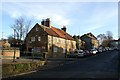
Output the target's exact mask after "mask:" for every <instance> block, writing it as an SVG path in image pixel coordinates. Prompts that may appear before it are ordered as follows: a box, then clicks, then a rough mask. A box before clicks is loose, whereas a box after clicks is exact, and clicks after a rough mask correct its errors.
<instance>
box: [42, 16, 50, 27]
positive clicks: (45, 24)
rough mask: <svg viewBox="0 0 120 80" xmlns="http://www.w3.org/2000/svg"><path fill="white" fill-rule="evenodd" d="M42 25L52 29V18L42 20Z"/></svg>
mask: <svg viewBox="0 0 120 80" xmlns="http://www.w3.org/2000/svg"><path fill="white" fill-rule="evenodd" d="M41 25H44V26H47V27H49V28H50V27H51V25H50V18H47V19H45V20H42V22H41Z"/></svg>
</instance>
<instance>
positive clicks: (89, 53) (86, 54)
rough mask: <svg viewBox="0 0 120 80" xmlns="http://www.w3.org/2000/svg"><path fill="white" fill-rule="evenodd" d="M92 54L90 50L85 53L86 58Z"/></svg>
mask: <svg viewBox="0 0 120 80" xmlns="http://www.w3.org/2000/svg"><path fill="white" fill-rule="evenodd" d="M91 55H92V53H91V52H90V51H89V50H85V51H84V56H91Z"/></svg>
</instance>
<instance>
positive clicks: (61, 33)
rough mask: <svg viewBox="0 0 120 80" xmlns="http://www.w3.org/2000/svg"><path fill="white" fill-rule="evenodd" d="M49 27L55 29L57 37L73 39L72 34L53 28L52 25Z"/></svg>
mask: <svg viewBox="0 0 120 80" xmlns="http://www.w3.org/2000/svg"><path fill="white" fill-rule="evenodd" d="M51 29H52V30H53V31H55V32H56V33H57V34H58V35H59V37H61V38H64V39H69V40H73V38H72V36H71V35H69V34H68V33H66V32H64V31H63V30H60V29H58V28H55V27H53V26H52V27H51Z"/></svg>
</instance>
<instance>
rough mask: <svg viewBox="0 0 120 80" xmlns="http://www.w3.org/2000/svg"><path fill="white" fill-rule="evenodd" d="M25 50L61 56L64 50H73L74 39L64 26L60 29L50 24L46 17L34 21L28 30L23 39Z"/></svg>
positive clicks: (74, 47)
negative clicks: (39, 21)
mask: <svg viewBox="0 0 120 80" xmlns="http://www.w3.org/2000/svg"><path fill="white" fill-rule="evenodd" d="M25 44H26V51H28V52H31V51H32V50H34V52H38V53H40V54H41V53H43V52H48V57H63V56H64V53H63V52H64V51H66V50H67V52H68V53H69V52H70V51H74V50H75V49H76V41H74V39H73V38H72V36H71V35H69V34H68V33H67V32H66V27H63V28H61V29H58V28H55V27H53V26H51V22H50V19H49V18H47V19H46V20H43V21H42V22H41V25H40V24H38V23H36V24H35V26H34V27H33V28H32V29H31V30H30V31H29V33H28V34H27V36H26V39H25Z"/></svg>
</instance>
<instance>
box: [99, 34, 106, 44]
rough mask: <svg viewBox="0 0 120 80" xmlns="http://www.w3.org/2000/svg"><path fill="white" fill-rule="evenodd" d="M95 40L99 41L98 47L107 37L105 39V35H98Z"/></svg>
mask: <svg viewBox="0 0 120 80" xmlns="http://www.w3.org/2000/svg"><path fill="white" fill-rule="evenodd" d="M97 38H98V40H99V43H100V45H101V44H102V43H103V41H104V40H106V39H107V37H106V35H105V34H99V35H98V36H97Z"/></svg>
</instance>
